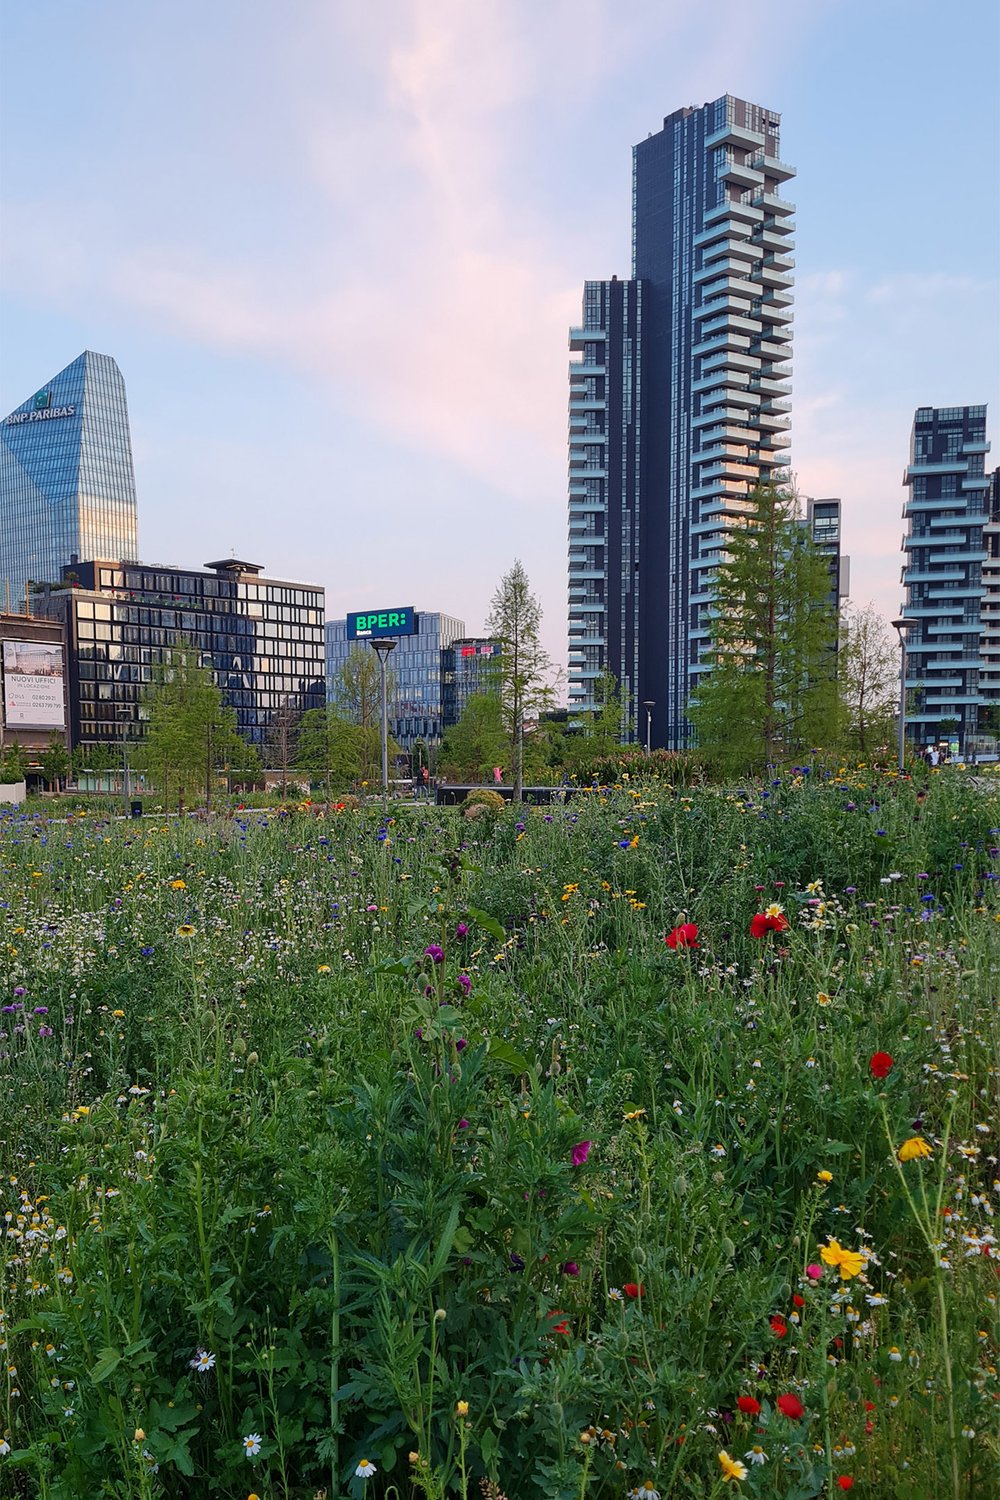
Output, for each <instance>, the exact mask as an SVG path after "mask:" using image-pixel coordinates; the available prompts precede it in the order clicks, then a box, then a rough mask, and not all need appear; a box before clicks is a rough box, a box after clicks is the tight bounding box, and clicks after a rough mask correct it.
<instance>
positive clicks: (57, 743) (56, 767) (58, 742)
mask: <svg viewBox="0 0 1000 1500" xmlns="http://www.w3.org/2000/svg"><path fill="white" fill-rule="evenodd" d="M38 763H39V765H40V766H41V770H42V775H43V776H44V778H45V780H46V781H47V782H48V784H49V785H50V786H51V787H53V788H55V789H58V785H59V782H60V781H62V779H63V777H64V776H68V775H69V773H70V769H71V766H72V761H71V758H70V753H69V751H68V749H67V748H66V743H65V741H64V740H62V739H60V738H59V736H58V735H52V737H51V738H50V740H49V743H48V745H47V746H46V747H45V749H44V750H43V752H42V754H41V755H40V756H39V761H38Z"/></svg>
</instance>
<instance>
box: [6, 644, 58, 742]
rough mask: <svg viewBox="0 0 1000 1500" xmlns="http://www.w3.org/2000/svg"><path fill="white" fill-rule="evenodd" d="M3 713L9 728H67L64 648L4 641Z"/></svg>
mask: <svg viewBox="0 0 1000 1500" xmlns="http://www.w3.org/2000/svg"><path fill="white" fill-rule="evenodd" d="M3 711H4V722H5V723H6V724H7V726H8V727H9V728H10V729H18V728H21V729H64V728H65V727H66V708H65V698H64V695H63V653H62V647H61V646H53V645H50V644H49V643H48V642H45V641H4V643H3Z"/></svg>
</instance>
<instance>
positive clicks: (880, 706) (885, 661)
mask: <svg viewBox="0 0 1000 1500" xmlns="http://www.w3.org/2000/svg"><path fill="white" fill-rule="evenodd" d="M837 690H838V697H839V700H840V725H841V730H840V732H841V738H842V739H843V741H844V743H845V745H846V746H847V747H848V748H850V749H852V750H857V751H858V752H859V754H861V755H868V754H869V753H870V751H871V750H872V749H873V748H874V747H875V746H876V745H879V746H881V745H889V744H891V743H892V737H893V726H894V724H895V722H896V716H897V714H898V712H899V647H898V646H897V644H896V642H895V641H894V640H893V639H892V638H891V637H890V635H889V627H888V625H887V624H886V622H885V620H884V619H883V618H882V616H881V615H880V614H879V612H878V610H877V609H876V608H875V606H874V605H873V604H868V605H866V606H865V608H864V609H854V608H852V609H851V610H850V611H849V613H847V614H845V616H844V618H843V621H842V624H841V634H840V650H839V652H838V654H837Z"/></svg>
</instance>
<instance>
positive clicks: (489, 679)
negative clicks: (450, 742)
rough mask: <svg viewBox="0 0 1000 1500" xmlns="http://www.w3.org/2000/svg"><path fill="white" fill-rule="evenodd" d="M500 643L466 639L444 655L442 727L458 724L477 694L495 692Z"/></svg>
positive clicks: (442, 666)
mask: <svg viewBox="0 0 1000 1500" xmlns="http://www.w3.org/2000/svg"><path fill="white" fill-rule="evenodd" d="M499 667H500V643H499V641H493V640H490V639H489V638H483V637H477V638H472V637H468V636H466V637H463V638H462V639H461V640H458V641H452V643H451V645H450V646H446V647H444V648H443V649H442V652H441V704H442V715H441V720H442V725H443V727H444V728H445V729H450V728H451V726H452V725H453V724H457V723H458V721H459V719H460V718H461V717H462V714H463V712H464V710H465V705H466V704H467V703H468V701H469V699H470V698H471V697H472V696H473V694H475V693H488V692H492V691H496V690H497V687H498V684H497V674H498V669H499Z"/></svg>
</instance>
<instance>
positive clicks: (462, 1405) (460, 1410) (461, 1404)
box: [455, 1401, 469, 1417]
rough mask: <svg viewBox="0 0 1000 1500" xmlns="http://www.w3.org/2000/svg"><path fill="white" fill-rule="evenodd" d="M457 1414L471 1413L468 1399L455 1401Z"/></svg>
mask: <svg viewBox="0 0 1000 1500" xmlns="http://www.w3.org/2000/svg"><path fill="white" fill-rule="evenodd" d="M455 1415H456V1417H467V1416H468V1415H469V1403H468V1401H456V1402H455Z"/></svg>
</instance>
